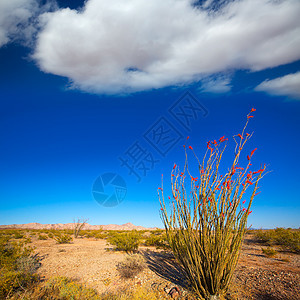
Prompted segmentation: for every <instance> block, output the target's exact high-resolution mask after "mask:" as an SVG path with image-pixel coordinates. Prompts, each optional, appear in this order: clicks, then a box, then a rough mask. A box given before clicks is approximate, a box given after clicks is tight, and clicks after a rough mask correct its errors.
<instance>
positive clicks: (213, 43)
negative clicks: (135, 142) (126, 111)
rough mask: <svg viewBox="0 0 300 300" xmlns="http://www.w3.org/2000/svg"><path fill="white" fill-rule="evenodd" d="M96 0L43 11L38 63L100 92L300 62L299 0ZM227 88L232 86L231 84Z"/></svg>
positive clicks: (187, 81) (139, 87)
mask: <svg viewBox="0 0 300 300" xmlns="http://www.w3.org/2000/svg"><path fill="white" fill-rule="evenodd" d="M193 2H194V1H193V0H164V1H161V0H151V1H149V0H126V1H124V0H113V1H112V0H88V1H87V2H86V5H85V7H84V8H83V9H82V10H81V11H75V10H71V9H61V10H58V11H56V12H53V13H46V14H43V15H42V17H41V23H42V25H43V30H42V31H41V32H40V34H39V36H38V40H37V47H36V49H35V53H34V58H35V59H36V60H37V62H38V64H39V66H40V68H41V69H42V70H43V71H45V72H48V73H53V74H56V75H60V76H65V77H68V78H69V79H70V81H71V82H72V83H73V86H75V87H77V88H79V89H82V90H85V91H88V92H93V93H112V94H113V93H122V92H125V93H127V92H135V91H141V90H147V89H152V88H160V87H164V86H169V85H175V84H184V83H187V84H188V83H190V82H193V81H198V80H200V79H202V78H207V77H208V76H210V75H211V74H215V73H220V72H225V71H228V70H234V69H249V70H253V71H256V70H262V69H265V68H269V67H275V66H278V65H281V64H286V63H290V62H293V61H295V60H298V59H300V51H299V49H300V18H299V15H300V1H299V0H283V1H281V0H239V1H229V2H224V3H225V4H224V3H223V5H222V7H221V8H220V9H218V10H216V9H215V10H214V11H211V10H209V7H211V2H212V1H209V2H207V3H206V4H207V5H206V7H199V6H198V7H194V6H193V5H192V4H193ZM225 86H226V85H225Z"/></svg>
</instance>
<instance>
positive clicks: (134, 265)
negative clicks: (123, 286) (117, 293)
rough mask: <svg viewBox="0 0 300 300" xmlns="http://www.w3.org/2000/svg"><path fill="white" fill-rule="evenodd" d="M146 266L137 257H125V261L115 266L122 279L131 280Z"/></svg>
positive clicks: (139, 257)
mask: <svg viewBox="0 0 300 300" xmlns="http://www.w3.org/2000/svg"><path fill="white" fill-rule="evenodd" d="M145 267H146V265H145V262H144V260H143V258H142V257H141V256H140V255H138V254H134V255H130V256H127V257H126V259H125V261H123V262H120V263H119V264H118V265H117V270H118V272H119V273H120V276H121V277H122V278H126V279H128V278H133V277H134V276H137V275H138V274H139V273H140V272H142V271H143V270H144V269H145Z"/></svg>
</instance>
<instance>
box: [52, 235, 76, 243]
mask: <svg viewBox="0 0 300 300" xmlns="http://www.w3.org/2000/svg"><path fill="white" fill-rule="evenodd" d="M54 239H55V240H56V242H57V243H58V244H69V243H71V241H72V240H73V239H72V237H71V236H70V235H68V234H58V235H55V236H54Z"/></svg>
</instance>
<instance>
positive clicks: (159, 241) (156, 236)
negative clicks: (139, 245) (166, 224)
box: [144, 231, 170, 250]
mask: <svg viewBox="0 0 300 300" xmlns="http://www.w3.org/2000/svg"><path fill="white" fill-rule="evenodd" d="M144 245H145V246H154V247H156V248H157V249H164V250H168V249H170V245H169V242H168V238H167V235H166V233H164V232H161V231H159V232H153V233H150V236H149V237H147V238H146V239H145V241H144Z"/></svg>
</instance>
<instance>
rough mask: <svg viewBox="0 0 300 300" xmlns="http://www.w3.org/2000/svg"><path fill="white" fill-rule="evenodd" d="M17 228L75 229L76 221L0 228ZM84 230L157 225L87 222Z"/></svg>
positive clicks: (142, 228)
mask: <svg viewBox="0 0 300 300" xmlns="http://www.w3.org/2000/svg"><path fill="white" fill-rule="evenodd" d="M7 228H15V229H73V228H74V223H67V224H61V223H57V224H40V223H27V224H11V225H0V229H7ZM83 229H84V230H99V229H102V230H155V229H158V228H157V227H151V228H146V227H143V226H136V225H133V224H132V223H126V224H123V225H117V224H109V225H90V224H88V223H86V224H85V226H84V228H83Z"/></svg>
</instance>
